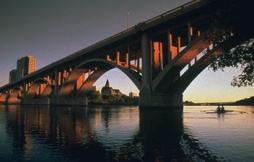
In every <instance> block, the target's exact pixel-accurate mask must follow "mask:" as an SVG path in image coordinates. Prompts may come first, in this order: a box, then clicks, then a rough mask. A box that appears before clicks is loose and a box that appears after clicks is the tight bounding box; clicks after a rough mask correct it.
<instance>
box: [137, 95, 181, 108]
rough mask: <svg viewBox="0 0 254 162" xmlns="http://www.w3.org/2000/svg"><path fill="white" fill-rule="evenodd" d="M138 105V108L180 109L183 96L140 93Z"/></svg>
mask: <svg viewBox="0 0 254 162" xmlns="http://www.w3.org/2000/svg"><path fill="white" fill-rule="evenodd" d="M139 105H140V107H158V108H167V107H175V108H178V107H179V108H182V107H183V95H182V94H163V93H140V94H139Z"/></svg>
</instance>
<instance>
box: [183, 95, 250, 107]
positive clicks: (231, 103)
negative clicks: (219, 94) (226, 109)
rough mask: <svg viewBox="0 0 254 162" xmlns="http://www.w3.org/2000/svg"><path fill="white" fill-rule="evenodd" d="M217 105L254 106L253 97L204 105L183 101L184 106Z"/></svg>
mask: <svg viewBox="0 0 254 162" xmlns="http://www.w3.org/2000/svg"><path fill="white" fill-rule="evenodd" d="M219 104H223V105H248V106H254V96H252V97H250V98H245V99H242V100H239V101H235V102H224V103H220V102H214V103H209V102H205V103H195V102H192V101H185V102H184V105H219Z"/></svg>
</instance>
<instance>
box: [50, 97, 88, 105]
mask: <svg viewBox="0 0 254 162" xmlns="http://www.w3.org/2000/svg"><path fill="white" fill-rule="evenodd" d="M51 105H65V106H87V105H88V100H87V97H76V98H68V97H52V100H51Z"/></svg>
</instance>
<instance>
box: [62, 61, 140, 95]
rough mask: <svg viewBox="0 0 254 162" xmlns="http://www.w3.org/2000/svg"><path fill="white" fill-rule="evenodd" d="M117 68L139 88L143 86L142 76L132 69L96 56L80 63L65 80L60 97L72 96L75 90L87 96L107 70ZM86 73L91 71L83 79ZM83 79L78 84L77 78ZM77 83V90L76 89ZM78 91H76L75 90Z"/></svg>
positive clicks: (75, 93) (76, 93)
mask: <svg viewBox="0 0 254 162" xmlns="http://www.w3.org/2000/svg"><path fill="white" fill-rule="evenodd" d="M113 68H117V69H119V70H120V71H122V72H123V73H124V74H125V75H126V76H127V77H129V78H130V80H131V81H132V82H133V83H134V84H135V85H136V86H137V88H138V89H140V88H141V76H140V75H139V74H138V73H137V72H135V71H132V70H130V71H129V70H128V69H127V68H125V67H122V66H120V65H117V64H115V63H114V62H110V61H107V60H105V59H101V58H95V59H91V60H88V61H85V62H83V63H81V64H79V65H78V66H77V67H76V68H75V69H74V70H73V71H72V73H71V74H70V75H69V77H68V78H67V79H66V80H65V82H64V83H63V85H62V86H61V89H60V91H59V95H58V96H59V97H63V96H72V95H73V94H70V93H71V92H73V91H74V95H76V96H85V95H86V94H87V93H88V92H89V90H90V89H91V87H92V86H93V84H94V83H95V82H96V81H97V80H98V79H99V78H100V77H101V76H102V75H103V74H105V73H106V72H107V71H109V70H111V69H113ZM84 73H89V74H88V75H89V76H88V77H87V78H86V79H84V78H83V79H82V75H84ZM78 79H81V80H82V84H81V85H78V86H77V80H78ZM75 85H76V86H77V87H76V88H77V90H75V89H74V87H75ZM75 91H76V92H75Z"/></svg>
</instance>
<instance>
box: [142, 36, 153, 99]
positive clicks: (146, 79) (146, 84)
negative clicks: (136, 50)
mask: <svg viewBox="0 0 254 162" xmlns="http://www.w3.org/2000/svg"><path fill="white" fill-rule="evenodd" d="M141 46H142V47H141V50H142V88H141V90H140V94H142V93H151V90H152V88H151V41H150V38H149V35H148V34H146V33H144V34H143V35H142V42H141Z"/></svg>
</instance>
